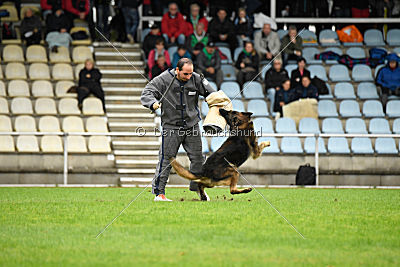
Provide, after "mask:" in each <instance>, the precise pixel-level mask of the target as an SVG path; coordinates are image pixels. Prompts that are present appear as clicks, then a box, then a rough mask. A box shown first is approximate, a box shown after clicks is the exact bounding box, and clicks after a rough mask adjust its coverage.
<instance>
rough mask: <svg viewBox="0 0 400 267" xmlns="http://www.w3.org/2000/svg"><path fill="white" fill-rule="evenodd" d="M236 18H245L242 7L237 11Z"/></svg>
mask: <svg viewBox="0 0 400 267" xmlns="http://www.w3.org/2000/svg"><path fill="white" fill-rule="evenodd" d="M238 17H239V18H245V17H246V9H244V8H243V7H241V8H239V9H238Z"/></svg>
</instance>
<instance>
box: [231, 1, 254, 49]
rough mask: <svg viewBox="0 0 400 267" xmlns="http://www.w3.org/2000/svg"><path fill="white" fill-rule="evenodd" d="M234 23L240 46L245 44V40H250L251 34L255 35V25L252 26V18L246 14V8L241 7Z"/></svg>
mask: <svg viewBox="0 0 400 267" xmlns="http://www.w3.org/2000/svg"><path fill="white" fill-rule="evenodd" d="M233 23H234V25H235V34H236V38H237V40H238V43H239V46H244V42H246V41H247V40H250V36H252V35H253V27H252V26H251V23H250V18H249V17H248V16H247V14H246V9H244V8H242V7H241V8H239V10H238V16H237V17H236V19H235V21H234V22H233Z"/></svg>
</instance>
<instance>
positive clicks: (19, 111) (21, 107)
mask: <svg viewBox="0 0 400 267" xmlns="http://www.w3.org/2000/svg"><path fill="white" fill-rule="evenodd" d="M11 112H12V113H13V114H15V115H23V114H32V113H33V109H32V103H31V100H30V99H29V98H26V97H16V98H14V99H13V100H12V101H11Z"/></svg>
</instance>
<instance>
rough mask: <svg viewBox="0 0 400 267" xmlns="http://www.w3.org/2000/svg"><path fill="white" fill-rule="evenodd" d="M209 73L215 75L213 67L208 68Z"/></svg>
mask: <svg viewBox="0 0 400 267" xmlns="http://www.w3.org/2000/svg"><path fill="white" fill-rule="evenodd" d="M207 71H208V72H209V73H210V74H214V73H215V69H214V68H213V67H208V68H207Z"/></svg>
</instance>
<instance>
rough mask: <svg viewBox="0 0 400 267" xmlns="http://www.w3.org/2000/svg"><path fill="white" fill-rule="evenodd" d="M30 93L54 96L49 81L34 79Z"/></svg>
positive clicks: (39, 95)
mask: <svg viewBox="0 0 400 267" xmlns="http://www.w3.org/2000/svg"><path fill="white" fill-rule="evenodd" d="M32 95H33V96H34V97H54V93H53V85H52V84H51V82H49V81H34V82H33V83H32Z"/></svg>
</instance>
